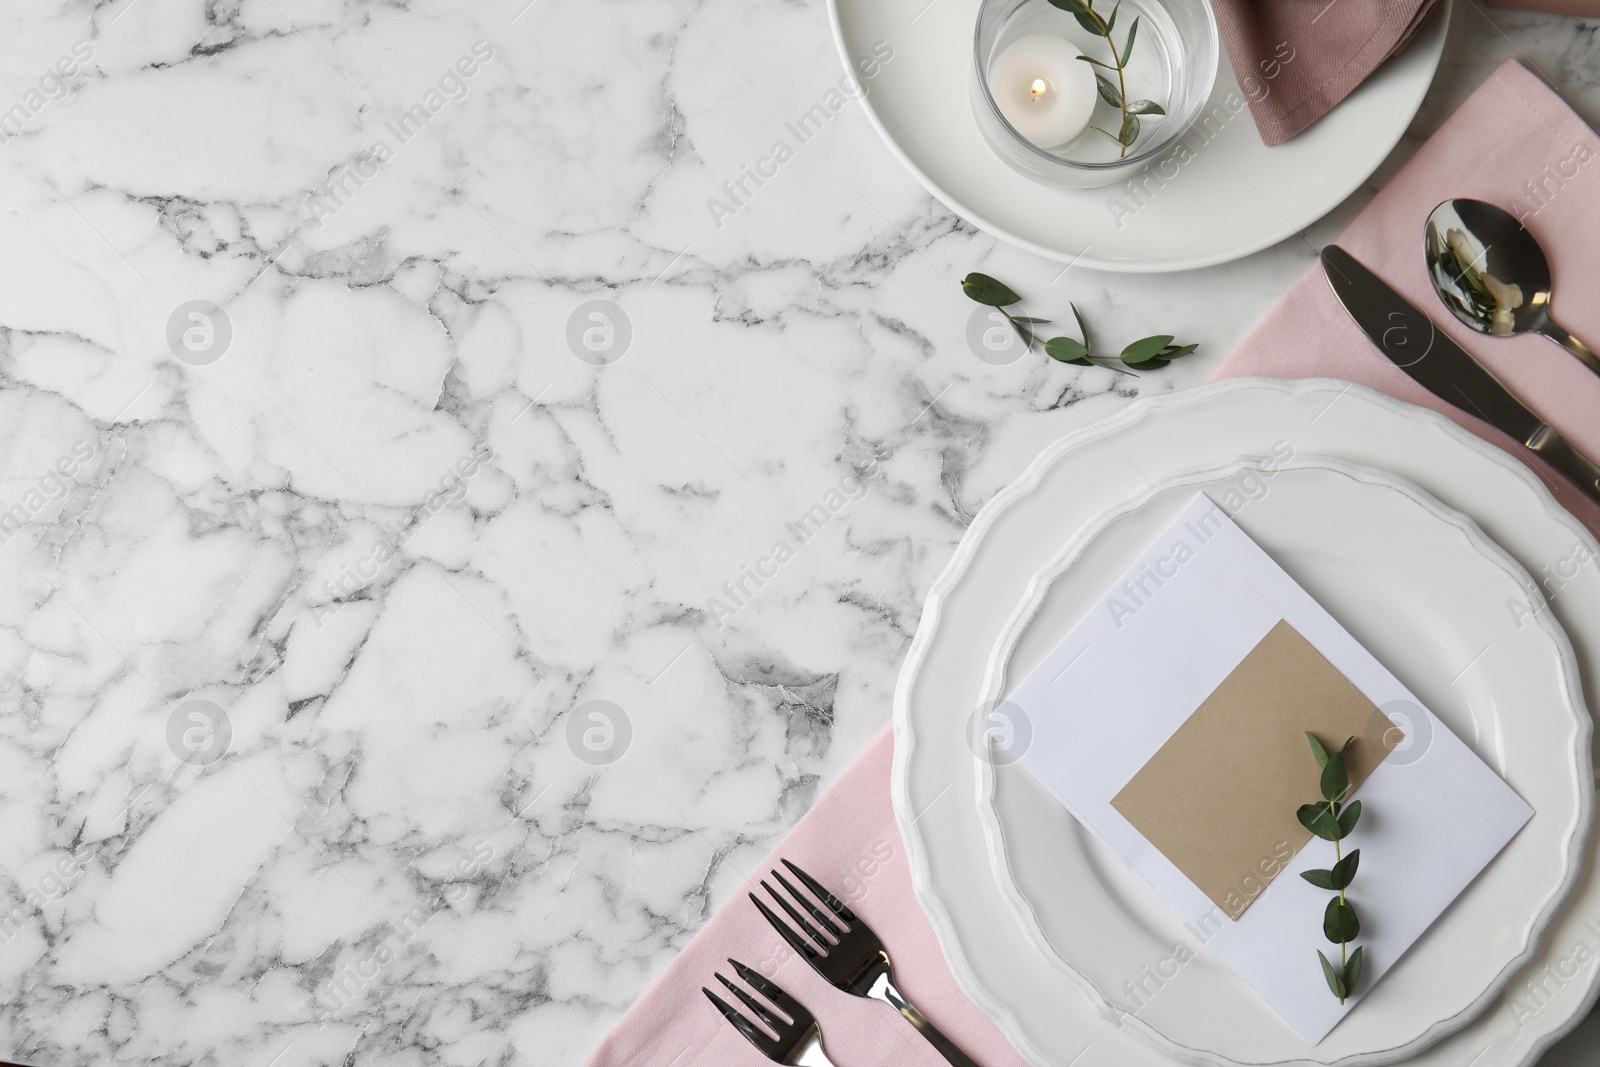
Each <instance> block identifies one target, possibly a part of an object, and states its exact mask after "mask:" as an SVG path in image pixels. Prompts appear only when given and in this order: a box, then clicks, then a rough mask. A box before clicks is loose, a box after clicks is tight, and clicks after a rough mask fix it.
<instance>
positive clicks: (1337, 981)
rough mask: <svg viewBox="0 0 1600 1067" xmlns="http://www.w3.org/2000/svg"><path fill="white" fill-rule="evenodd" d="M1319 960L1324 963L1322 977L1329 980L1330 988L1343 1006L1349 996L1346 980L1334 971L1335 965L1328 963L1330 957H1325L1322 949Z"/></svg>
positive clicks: (1319, 951) (1318, 954) (1318, 953)
mask: <svg viewBox="0 0 1600 1067" xmlns="http://www.w3.org/2000/svg"><path fill="white" fill-rule="evenodd" d="M1317 958H1318V959H1320V960H1321V961H1322V976H1323V977H1324V978H1326V979H1327V980H1328V988H1329V989H1331V990H1333V995H1334V996H1336V997H1338V998H1339V1002H1340V1003H1341V1004H1342V1003H1344V999H1345V997H1347V996H1349V993H1348V991H1347V990H1346V989H1345V984H1344V979H1342V978H1340V977H1339V972H1338V971H1337V970H1335V969H1334V966H1333V964H1332V963H1330V962H1329V961H1328V957H1327V956H1325V955H1323V954H1322V952H1321V950H1320V949H1319V950H1318V952H1317Z"/></svg>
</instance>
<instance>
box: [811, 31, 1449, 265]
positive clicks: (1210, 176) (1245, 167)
mask: <svg viewBox="0 0 1600 1067" xmlns="http://www.w3.org/2000/svg"><path fill="white" fill-rule="evenodd" d="M978 5H979V0H828V13H829V17H830V19H831V21H832V23H833V32H834V40H835V41H836V42H837V43H838V46H839V51H840V53H841V55H842V57H843V59H844V64H845V67H846V68H847V69H848V70H850V71H852V72H856V71H859V70H861V69H862V68H861V67H860V66H859V63H860V62H861V61H862V60H863V59H868V58H870V57H873V56H874V49H875V48H876V49H878V52H877V55H878V56H879V57H881V56H882V55H883V54H884V49H886V48H892V49H893V53H892V55H893V58H892V59H890V60H889V61H888V62H877V61H875V62H877V66H878V67H879V69H878V72H877V74H876V75H875V76H874V77H873V78H872V80H871V81H870V82H868V83H867V87H868V89H869V92H868V94H867V96H866V97H865V98H864V99H863V100H862V105H863V106H864V107H865V108H866V111H867V115H868V116H869V117H870V118H871V120H872V123H873V125H874V126H876V127H877V129H878V132H879V133H880V134H882V135H883V139H884V140H885V141H887V142H888V143H889V147H890V149H891V150H892V151H893V152H894V153H895V155H897V156H899V157H900V161H901V162H902V163H904V164H905V165H906V167H907V168H909V169H910V171H911V173H912V174H914V175H916V177H917V179H918V180H919V181H921V182H922V184H923V185H924V186H926V187H927V189H928V191H929V192H931V193H932V194H933V195H934V196H936V197H938V198H939V199H940V200H941V201H943V202H944V204H945V205H946V206H947V207H949V208H950V210H951V211H954V212H955V213H956V214H957V215H960V216H961V217H962V218H964V219H966V220H968V221H969V222H971V223H973V224H974V225H975V226H978V227H979V228H980V229H983V230H986V231H988V232H989V233H991V234H993V235H995V236H996V237H999V238H1001V239H1002V240H1005V241H1009V242H1011V243H1012V244H1014V245H1017V246H1019V247H1021V248H1025V249H1027V250H1028V251H1030V252H1034V253H1037V254H1038V255H1041V256H1046V257H1049V258H1050V259H1055V260H1059V261H1061V262H1066V263H1078V264H1082V265H1083V266H1085V267H1093V268H1095V269H1098V270H1111V271H1132V272H1144V271H1171V270H1189V269H1191V268H1195V267H1207V266H1211V265H1212V264H1216V263H1225V262H1227V261H1229V260H1233V259H1238V258H1239V257H1241V256H1246V255H1249V254H1250V253H1252V252H1256V251H1259V250H1261V249H1263V248H1266V247H1267V246H1269V245H1273V244H1276V243H1277V242H1279V241H1281V240H1283V239H1284V238H1286V237H1290V236H1293V235H1294V234H1295V233H1298V232H1299V231H1301V230H1303V229H1304V228H1305V227H1306V226H1308V225H1310V224H1311V223H1312V222H1315V221H1316V220H1317V219H1319V218H1321V217H1322V216H1323V215H1325V214H1327V213H1328V212H1329V211H1330V210H1332V209H1333V208H1334V207H1335V206H1337V205H1338V204H1339V203H1340V202H1341V201H1342V200H1344V198H1345V197H1347V196H1349V195H1350V194H1351V193H1353V192H1355V190H1356V189H1357V188H1358V187H1359V186H1360V185H1361V183H1362V182H1363V181H1365V180H1366V179H1367V178H1368V177H1369V176H1370V175H1371V174H1372V172H1373V171H1375V170H1377V168H1378V164H1380V163H1382V162H1383V160H1384V158H1385V157H1387V156H1388V154H1389V152H1390V151H1391V150H1392V149H1393V148H1394V146H1395V145H1396V144H1398V143H1399V141H1400V136H1401V135H1402V134H1403V133H1405V131H1406V127H1407V126H1409V125H1410V124H1411V120H1412V118H1413V117H1414V116H1415V115H1416V113H1417V108H1418V107H1420V106H1421V104H1422V98H1423V95H1424V94H1425V93H1426V92H1427V91H1428V86H1429V84H1430V83H1431V82H1432V81H1433V75H1434V71H1435V70H1437V69H1438V66H1439V56H1440V54H1441V53H1442V52H1443V50H1444V40H1445V30H1446V28H1447V26H1448V23H1449V8H1450V5H1449V0H1446V2H1445V3H1442V4H1440V5H1439V6H1440V9H1441V10H1439V11H1437V12H1435V13H1434V14H1433V15H1431V16H1430V17H1429V18H1428V21H1427V23H1426V24H1425V25H1424V26H1423V27H1422V28H1421V29H1420V30H1419V31H1418V32H1417V35H1416V37H1415V38H1414V39H1413V40H1412V42H1411V44H1410V45H1409V46H1407V48H1406V50H1405V51H1404V52H1402V53H1401V54H1400V55H1398V56H1396V57H1395V58H1393V59H1391V60H1390V61H1389V62H1388V63H1386V64H1384V65H1383V66H1382V67H1380V68H1379V69H1378V70H1377V72H1376V73H1374V74H1373V75H1372V76H1371V77H1370V78H1368V79H1367V80H1366V82H1364V83H1363V84H1362V85H1361V86H1360V87H1359V88H1357V89H1356V91H1355V92H1353V93H1351V94H1350V96H1349V97H1347V98H1346V99H1345V100H1344V101H1343V102H1342V103H1340V104H1339V106H1338V107H1336V108H1334V109H1333V110H1332V111H1331V112H1329V113H1328V114H1327V115H1325V116H1323V117H1322V118H1321V119H1320V120H1318V121H1317V122H1316V123H1315V124H1313V125H1312V126H1311V127H1310V128H1308V129H1307V130H1305V132H1303V133H1301V134H1299V135H1298V136H1296V137H1293V138H1291V139H1290V140H1288V141H1286V142H1285V143H1283V144H1280V145H1275V146H1273V147H1271V148H1269V147H1267V146H1266V145H1265V144H1263V143H1262V140H1261V135H1260V134H1259V133H1258V132H1257V130H1256V126H1255V122H1254V120H1253V119H1252V118H1251V117H1250V111H1249V109H1248V107H1247V106H1246V103H1245V101H1246V97H1245V95H1244V91H1243V90H1242V89H1241V88H1240V87H1239V83H1238V81H1237V80H1236V78H1235V77H1234V73H1233V68H1232V65H1231V64H1229V63H1228V61H1227V58H1226V57H1224V58H1223V60H1222V62H1221V64H1220V65H1219V67H1218V71H1217V82H1216V87H1215V89H1214V90H1213V92H1212V94H1211V99H1210V101H1209V102H1208V103H1207V105H1206V114H1207V115H1209V116H1211V118H1210V119H1209V120H1207V121H1203V122H1202V123H1200V124H1197V125H1196V126H1195V127H1193V128H1191V129H1190V130H1189V132H1188V133H1186V134H1184V135H1183V137H1182V138H1181V139H1180V142H1179V144H1180V145H1183V146H1187V151H1183V150H1181V149H1180V148H1178V147H1174V148H1173V150H1172V152H1171V153H1169V154H1167V155H1166V156H1164V157H1163V158H1162V159H1158V160H1155V161H1153V162H1152V163H1151V165H1150V167H1149V168H1146V169H1145V170H1142V171H1140V172H1139V174H1138V176H1137V177H1136V178H1135V179H1134V180H1133V181H1132V182H1131V183H1123V184H1119V185H1113V186H1108V187H1105V188H1102V189H1059V188H1056V187H1054V186H1047V185H1042V184H1040V183H1038V182H1035V181H1033V180H1031V179H1029V178H1026V177H1024V176H1023V175H1021V174H1019V173H1017V172H1016V171H1014V170H1012V169H1011V168H1010V167H1009V166H1007V165H1006V164H1005V163H1004V162H1002V161H1001V160H1000V157H999V156H997V155H996V154H995V152H994V150H993V149H991V148H990V147H989V145H988V143H987V142H986V141H985V140H984V139H983V134H982V133H981V132H980V131H979V130H978V125H977V122H976V120H975V119H974V118H973V115H972V107H971V104H970V102H969V99H968V78H969V68H970V67H971V65H972V40H973V30H974V26H975V24H976V20H977V13H978ZM1288 62H1289V65H1292V63H1293V59H1292V58H1291V59H1290V60H1289V61H1288ZM1274 69H1275V68H1274ZM1271 88H1272V81H1271V80H1269V79H1267V78H1266V77H1265V75H1263V78H1262V80H1261V81H1260V82H1259V83H1258V84H1257V83H1252V91H1253V92H1254V93H1255V94H1256V95H1257V96H1260V95H1261V94H1262V92H1270V91H1271ZM1129 184H1131V185H1134V186H1136V187H1137V188H1136V189H1134V190H1132V191H1130V190H1129V189H1128V188H1126V186H1127V185H1129Z"/></svg>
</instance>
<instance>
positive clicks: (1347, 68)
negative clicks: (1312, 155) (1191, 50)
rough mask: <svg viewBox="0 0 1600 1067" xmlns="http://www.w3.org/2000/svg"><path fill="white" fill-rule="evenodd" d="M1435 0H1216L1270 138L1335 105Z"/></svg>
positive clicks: (1231, 54)
mask: <svg viewBox="0 0 1600 1067" xmlns="http://www.w3.org/2000/svg"><path fill="white" fill-rule="evenodd" d="M1435 2H1436V0H1214V3H1213V4H1212V10H1214V11H1215V12H1216V16H1217V30H1218V32H1219V33H1220V34H1221V36H1222V43H1223V45H1224V47H1226V48H1227V50H1228V59H1229V60H1230V61H1231V62H1232V63H1233V72H1234V74H1236V75H1237V76H1238V78H1239V85H1240V87H1241V88H1242V89H1244V94H1245V98H1246V99H1247V100H1249V102H1250V113H1251V115H1252V116H1254V118H1255V120H1256V127H1257V129H1259V130H1260V131H1261V139H1262V140H1263V141H1265V142H1266V143H1267V144H1269V145H1271V144H1281V143H1282V142H1284V141H1287V140H1288V139H1289V138H1291V137H1293V136H1294V135H1295V134H1297V133H1299V132H1300V131H1301V130H1303V129H1305V128H1306V127H1307V126H1309V125H1311V124H1312V123H1313V122H1315V121H1317V120H1318V119H1320V118H1321V117H1322V116H1323V115H1326V114H1327V113H1328V112H1329V111H1331V110H1332V109H1333V107H1334V105H1335V104H1337V103H1338V102H1339V101H1341V100H1343V99H1344V98H1345V97H1347V96H1349V95H1350V94H1351V92H1353V91H1354V90H1355V88H1356V86H1358V85H1360V84H1361V83H1362V82H1364V81H1366V80H1367V77H1368V75H1370V74H1371V73H1372V72H1373V71H1375V70H1377V69H1378V67H1379V65H1380V64H1382V63H1383V61H1384V60H1386V59H1388V58H1389V57H1390V56H1392V55H1394V54H1395V53H1396V52H1398V51H1400V50H1401V49H1402V48H1404V47H1405V46H1406V45H1408V44H1410V43H1411V38H1412V37H1413V36H1414V35H1415V34H1416V32H1417V28H1418V27H1419V26H1421V25H1422V22H1423V20H1424V19H1425V18H1427V17H1428V14H1429V13H1430V12H1432V10H1433V6H1434V4H1435Z"/></svg>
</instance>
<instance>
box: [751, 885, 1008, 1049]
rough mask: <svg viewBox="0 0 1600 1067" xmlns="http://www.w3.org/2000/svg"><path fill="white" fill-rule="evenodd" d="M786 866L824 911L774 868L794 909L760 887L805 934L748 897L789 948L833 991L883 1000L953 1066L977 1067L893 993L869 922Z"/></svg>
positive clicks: (889, 969) (884, 953) (882, 952)
mask: <svg viewBox="0 0 1600 1067" xmlns="http://www.w3.org/2000/svg"><path fill="white" fill-rule="evenodd" d="M783 865H784V866H785V867H787V868H789V873H790V874H792V875H794V876H795V878H796V879H797V880H798V881H799V882H800V883H801V884H803V885H804V886H805V887H806V888H807V889H809V890H811V892H812V893H813V894H814V895H815V896H816V898H817V900H819V901H821V902H822V905H823V907H821V908H819V907H817V905H816V904H814V903H812V902H811V900H810V899H809V898H808V897H806V896H805V895H803V894H802V893H801V892H800V891H799V890H798V889H796V888H795V887H794V886H793V885H792V884H790V882H789V880H788V879H787V878H785V877H784V876H783V875H782V874H780V873H778V871H777V870H776V869H774V870H773V871H772V877H773V878H775V879H777V882H778V884H779V885H781V886H783V888H784V889H785V890H787V891H788V895H789V898H790V899H792V900H793V901H794V903H792V904H791V903H790V900H789V899H785V897H784V896H783V895H782V894H780V893H779V892H778V891H777V890H776V889H774V888H772V886H770V885H768V884H767V883H766V881H764V880H763V881H762V883H761V888H763V889H765V890H766V891H767V892H768V893H770V894H771V895H772V899H773V900H775V901H777V903H778V906H779V907H781V908H782V909H783V910H784V912H785V913H786V914H787V915H788V916H789V918H790V919H791V920H793V922H794V926H797V927H799V928H800V931H804V933H801V932H799V931H797V930H795V929H794V927H793V926H790V924H789V923H786V922H784V921H783V920H782V919H780V918H778V916H777V915H775V914H774V913H773V911H772V909H771V908H768V907H767V906H766V905H765V904H764V903H762V902H761V898H759V897H757V896H756V895H755V894H754V893H751V894H750V899H751V900H752V901H753V902H754V903H755V906H756V907H757V908H760V909H761V914H762V915H765V916H766V917H767V922H769V923H771V924H772V927H773V929H775V930H777V931H778V933H779V934H781V935H782V936H783V939H784V940H785V941H787V942H788V943H789V947H790V948H792V949H794V950H795V951H796V952H798V953H800V954H801V955H802V956H804V957H805V958H806V962H808V963H810V964H811V967H812V969H813V970H815V971H816V972H817V973H818V974H820V975H821V976H822V977H823V978H824V979H825V980H826V981H827V982H828V983H829V984H830V985H832V986H834V987H835V988H837V989H842V990H844V991H845V992H846V993H850V994H852V995H854V996H858V997H871V998H872V999H873V1000H881V1001H883V1002H884V1003H885V1004H887V1005H889V1006H890V1007H892V1008H893V1009H894V1010H895V1011H898V1012H899V1013H900V1014H901V1015H903V1016H905V1017H906V1021H908V1022H909V1023H911V1025H912V1026H914V1027H916V1028H917V1032H918V1033H919V1034H921V1035H922V1036H923V1037H924V1038H926V1039H927V1041H928V1044H930V1045H932V1046H933V1047H934V1048H935V1049H936V1050H937V1051H938V1053H939V1055H941V1056H943V1057H944V1058H945V1059H946V1060H948V1061H949V1062H950V1063H953V1064H955V1067H978V1065H977V1063H976V1062H974V1061H973V1059H972V1057H970V1056H968V1055H967V1054H966V1053H965V1052H962V1051H961V1050H960V1049H959V1048H957V1047H956V1045H955V1043H954V1042H953V1041H951V1040H950V1039H949V1038H948V1037H945V1036H944V1034H942V1033H940V1032H939V1029H938V1027H936V1026H934V1025H933V1024H932V1023H930V1022H929V1021H928V1020H927V1018H925V1017H924V1016H923V1014H922V1012H920V1011H918V1010H917V1008H916V1005H914V1004H912V1003H911V1001H909V1000H907V999H906V997H905V994H903V993H901V992H900V990H898V989H896V988H895V984H894V966H893V964H891V963H890V962H889V953H888V952H887V951H886V950H885V949H884V947H883V942H882V941H880V940H878V935H877V934H875V933H873V932H872V929H871V928H870V927H869V926H867V924H866V923H864V922H862V921H861V920H860V919H857V918H856V917H855V913H854V912H852V911H851V910H850V909H849V908H847V907H845V906H844V902H843V901H841V900H839V899H838V898H836V897H835V896H834V895H833V894H832V893H830V892H828V891H827V890H826V889H824V888H823V887H822V886H821V885H820V884H819V883H818V882H817V880H816V879H815V878H813V877H811V876H810V875H809V874H807V873H806V872H805V871H802V870H801V869H800V868H799V867H796V866H795V865H794V864H792V863H790V862H789V861H788V860H784V861H783ZM796 904H798V905H799V909H797V908H796V907H795V905H796ZM824 908H825V909H826V910H824ZM801 910H803V911H804V912H805V914H804V915H802V914H801ZM807 915H809V916H810V917H811V920H813V921H815V923H816V926H813V925H812V924H811V921H808V920H807V918H806V916H807ZM836 920H837V921H836ZM819 926H820V927H821V928H822V930H826V931H827V934H828V936H827V937H824V936H823V934H822V931H821V930H818V929H817V927H819ZM830 939H831V940H830Z"/></svg>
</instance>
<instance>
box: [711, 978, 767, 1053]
mask: <svg viewBox="0 0 1600 1067" xmlns="http://www.w3.org/2000/svg"><path fill="white" fill-rule="evenodd" d="M717 977H718V978H721V977H722V976H721V975H720V974H719V975H717ZM700 992H702V993H704V994H705V995H706V997H707V998H708V999H709V1000H710V1001H711V1003H712V1004H714V1005H716V1008H717V1010H718V1011H720V1012H721V1013H722V1017H723V1018H724V1019H726V1020H728V1022H729V1023H730V1024H731V1025H732V1026H733V1028H734V1029H735V1030H737V1031H739V1032H740V1033H741V1034H743V1035H744V1038H745V1040H746V1041H748V1042H750V1043H751V1044H752V1045H754V1046H755V1047H756V1048H758V1049H760V1050H761V1052H762V1054H763V1055H765V1056H766V1057H768V1058H769V1059H772V1058H775V1056H776V1053H777V1051H778V1043H777V1042H776V1041H774V1040H773V1039H772V1038H771V1037H769V1036H767V1035H766V1034H765V1033H763V1032H762V1031H761V1030H759V1029H757V1028H756V1025H755V1023H752V1022H751V1021H750V1020H749V1019H746V1018H745V1017H744V1016H743V1015H740V1014H739V1012H738V1011H737V1010H736V1009H735V1008H734V1007H733V1006H732V1005H730V1004H729V1003H728V1002H727V1001H725V1000H723V999H722V998H721V997H719V996H717V995H716V994H715V993H713V992H711V990H709V989H707V988H706V987H705V986H701V987H700Z"/></svg>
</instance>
